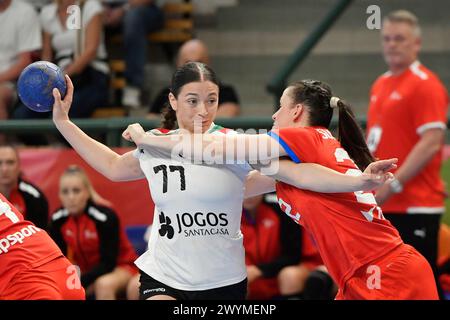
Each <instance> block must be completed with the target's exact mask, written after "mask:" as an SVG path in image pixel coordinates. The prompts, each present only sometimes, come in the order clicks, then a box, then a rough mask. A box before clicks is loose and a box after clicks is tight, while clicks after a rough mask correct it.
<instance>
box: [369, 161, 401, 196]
mask: <svg viewBox="0 0 450 320" xmlns="http://www.w3.org/2000/svg"><path fill="white" fill-rule="evenodd" d="M397 162H398V159H397V158H392V159H387V160H379V161H375V162H372V163H371V164H369V165H368V166H367V168H366V170H364V172H363V174H362V178H363V180H364V185H365V188H364V190H366V191H367V190H373V189H377V188H379V187H380V186H382V185H383V184H384V183H385V182H386V181H389V180H391V179H392V178H393V177H394V175H393V174H392V173H391V172H389V171H390V170H392V169H395V168H397Z"/></svg>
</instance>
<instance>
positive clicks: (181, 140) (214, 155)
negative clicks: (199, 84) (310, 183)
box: [122, 123, 287, 162]
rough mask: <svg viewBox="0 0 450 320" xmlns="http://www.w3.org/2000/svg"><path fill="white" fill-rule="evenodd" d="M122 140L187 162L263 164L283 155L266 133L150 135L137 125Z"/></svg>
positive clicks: (283, 151) (278, 146) (279, 147)
mask: <svg viewBox="0 0 450 320" xmlns="http://www.w3.org/2000/svg"><path fill="white" fill-rule="evenodd" d="M122 136H123V138H124V139H126V140H128V141H132V142H134V143H135V144H136V145H137V146H139V147H140V148H144V149H145V148H160V149H163V150H167V151H174V150H176V151H177V152H176V153H178V151H181V150H183V155H184V156H185V157H189V158H191V159H196V160H203V161H206V162H213V161H215V160H219V159H221V160H225V159H234V160H236V161H248V162H251V161H252V160H255V161H267V160H272V159H278V158H279V157H282V156H285V155H287V153H286V151H285V150H284V148H283V147H282V146H281V145H280V144H279V143H278V142H277V141H276V140H275V139H273V138H271V137H270V136H269V135H266V134H224V135H213V134H197V133H195V134H192V133H190V132H188V131H187V130H180V134H175V135H170V136H153V135H149V134H146V133H145V131H144V129H143V128H142V127H141V125H140V124H138V123H135V124H131V125H129V126H128V128H127V129H126V130H125V131H124V132H123V133H122Z"/></svg>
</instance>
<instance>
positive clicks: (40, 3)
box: [22, 0, 52, 12]
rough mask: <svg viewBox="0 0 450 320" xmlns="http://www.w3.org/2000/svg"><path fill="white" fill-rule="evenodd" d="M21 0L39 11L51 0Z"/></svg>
mask: <svg viewBox="0 0 450 320" xmlns="http://www.w3.org/2000/svg"><path fill="white" fill-rule="evenodd" d="M22 1H25V2H28V3H29V4H31V5H32V6H33V7H34V9H36V11H37V12H40V11H41V9H42V8H43V7H44V6H45V5H47V4H49V3H50V2H52V0H22Z"/></svg>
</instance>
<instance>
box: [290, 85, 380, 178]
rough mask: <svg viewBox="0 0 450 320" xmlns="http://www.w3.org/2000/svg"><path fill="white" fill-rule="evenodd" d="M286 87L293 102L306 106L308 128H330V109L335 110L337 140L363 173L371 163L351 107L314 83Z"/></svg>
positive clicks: (328, 88) (326, 86) (326, 87)
mask: <svg viewBox="0 0 450 320" xmlns="http://www.w3.org/2000/svg"><path fill="white" fill-rule="evenodd" d="M289 87H290V88H291V89H290V94H291V97H292V99H293V101H294V102H295V103H303V104H305V105H306V106H307V107H308V111H309V125H311V126H321V127H325V128H329V127H330V123H331V118H332V117H333V109H335V108H338V109H339V126H338V128H339V136H338V140H339V142H340V143H341V145H342V147H343V148H344V149H345V150H346V151H347V153H348V154H349V156H350V158H352V159H353V161H354V162H355V163H356V165H357V166H358V168H360V169H361V170H365V169H366V167H367V166H368V165H369V164H370V163H371V162H372V161H374V158H373V156H372V155H371V153H370V151H369V148H368V147H367V144H366V141H365V139H364V134H363V131H362V129H361V127H360V126H359V125H358V123H357V122H356V120H355V116H354V114H353V111H352V109H351V107H350V106H349V105H348V104H347V103H346V102H345V101H343V100H341V99H339V98H337V97H334V96H333V93H332V91H331V88H330V86H329V85H327V84H326V83H324V82H321V81H317V80H302V81H300V82H297V83H294V84H293V85H291V86H289Z"/></svg>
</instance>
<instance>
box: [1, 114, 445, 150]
mask: <svg viewBox="0 0 450 320" xmlns="http://www.w3.org/2000/svg"><path fill="white" fill-rule="evenodd" d="M357 119H358V122H359V123H360V124H361V126H362V127H363V128H365V126H366V117H357ZM74 122H75V123H76V124H77V125H78V126H79V127H80V128H81V129H82V130H83V131H85V132H87V133H88V134H101V135H103V136H104V141H105V143H106V144H107V145H108V146H111V147H119V146H129V145H130V144H129V142H127V141H125V140H124V139H122V132H123V130H125V129H126V128H127V126H128V125H129V124H132V123H136V122H137V123H140V124H141V125H142V126H143V127H144V129H146V130H149V129H152V128H158V127H159V126H160V121H159V120H157V119H156V120H155V119H151V120H150V119H145V118H133V117H126V118H109V119H76V120H74ZM215 123H216V124H219V125H221V126H224V127H226V128H230V129H242V130H248V129H255V130H259V129H266V130H269V129H270V128H271V127H272V124H273V121H272V119H271V117H267V116H266V117H237V118H219V119H216V120H215ZM336 128H337V120H336V119H333V120H332V122H331V129H332V130H335V129H336ZM447 128H450V121H449V122H448V123H447ZM0 133H5V134H6V135H10V134H11V135H14V134H18V133H55V134H56V133H57V129H56V127H55V125H54V124H53V122H52V121H51V120H1V121H0ZM249 133H252V132H249ZM254 133H256V131H254ZM446 143H447V144H448V143H450V131H449V130H447V138H446Z"/></svg>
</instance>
